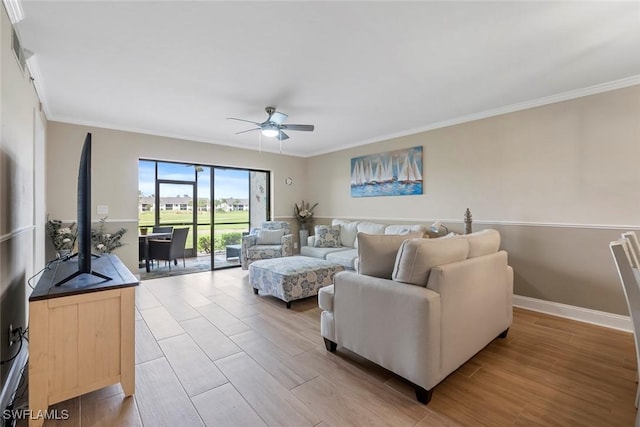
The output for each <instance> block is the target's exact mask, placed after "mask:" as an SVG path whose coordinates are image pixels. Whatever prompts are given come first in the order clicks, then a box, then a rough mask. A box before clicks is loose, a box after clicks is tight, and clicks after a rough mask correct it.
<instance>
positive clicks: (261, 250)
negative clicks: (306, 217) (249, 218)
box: [240, 221, 293, 270]
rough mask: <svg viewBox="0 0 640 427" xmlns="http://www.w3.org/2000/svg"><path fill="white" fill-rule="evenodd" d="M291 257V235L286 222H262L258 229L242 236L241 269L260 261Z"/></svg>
mask: <svg viewBox="0 0 640 427" xmlns="http://www.w3.org/2000/svg"><path fill="white" fill-rule="evenodd" d="M292 255H293V234H291V228H290V226H289V223H288V222H287V221H264V222H263V223H262V225H261V226H260V228H258V229H254V230H252V231H251V233H250V234H249V235H247V236H242V248H241V253H240V262H241V264H242V269H243V270H247V269H249V265H250V264H251V263H252V262H254V261H258V260H261V259H271V258H281V257H286V256H292Z"/></svg>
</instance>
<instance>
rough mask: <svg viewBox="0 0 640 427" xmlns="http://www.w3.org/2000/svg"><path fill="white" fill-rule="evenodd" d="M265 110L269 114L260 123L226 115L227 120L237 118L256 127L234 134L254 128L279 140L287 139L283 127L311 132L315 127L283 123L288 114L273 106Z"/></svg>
mask: <svg viewBox="0 0 640 427" xmlns="http://www.w3.org/2000/svg"><path fill="white" fill-rule="evenodd" d="M265 111H266V112H267V114H268V115H269V117H268V118H267V120H265V121H264V122H262V123H259V122H254V121H252V120H245V119H238V118H235V117H228V119H229V120H238V121H241V122H247V123H253V124H254V125H256V126H257V127H256V128H253V129H247V130H243V131H240V132H236V135H238V134H241V133H245V132H251V131H254V130H259V131H260V133H261V134H262V135H264V136H266V137H267V138H276V139H278V140H280V141H281V142H282V141H284V140H285V139H289V135H287V134H286V133H284V132H283V129H287V130H294V131H304V132H312V131H313V130H314V128H315V126H313V125H285V124H283V123H284V121H285V120H286V119H287V117H289V116H288V115H286V114H284V113H281V112H280V111H276V109H275V107H267V108H265Z"/></svg>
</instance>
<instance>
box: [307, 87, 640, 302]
mask: <svg viewBox="0 0 640 427" xmlns="http://www.w3.org/2000/svg"><path fill="white" fill-rule="evenodd" d="M639 135H640V86H634V87H629V88H625V89H620V90H616V91H611V92H607V93H602V94H598V95H592V96H587V97H583V98H579V99H574V100H570V101H565V102H560V103H556V104H552V105H548V106H544V107H538V108H533V109H529V110H524V111H519V112H515V113H510V114H505V115H501V116H496V117H492V118H487V119H483V120H478V121H474V122H469V123H464V124H460V125H456V126H451V127H447V128H442V129H437V130H433V131H429V132H424V133H420V134H416V135H410V136H406V137H402V138H397V139H392V140H387V141H382V142H379V143H375V144H370V145H367V146H363V147H357V148H353V149H348V150H344V151H339V152H335V153H330V154H326V155H321V156H316V157H312V158H310V159H309V176H308V194H309V195H308V196H307V197H308V198H309V199H311V200H313V201H318V202H319V206H318V208H317V211H316V212H317V215H318V216H320V217H325V218H319V219H320V220H322V219H325V220H326V218H330V217H345V218H354V219H362V218H369V219H379V220H390V221H391V220H395V221H394V222H398V221H400V222H403V221H414V222H416V221H417V222H431V221H433V220H435V219H443V220H448V221H457V222H461V221H462V217H463V213H464V211H465V209H466V208H467V207H468V208H470V209H471V211H472V213H473V217H474V220H475V221H476V223H478V222H481V223H483V226H494V227H496V228H500V230H501V232H502V233H503V241H504V244H503V246H504V247H505V248H506V249H507V250H509V251H510V256H511V259H512V260H513V262H514V263H515V264H519V266H520V267H521V268H520V269H519V268H517V267H518V265H514V266H515V267H516V284H515V288H516V289H515V291H516V293H517V294H520V295H525V296H531V297H535V298H542V299H546V300H549V301H555V302H561V303H565V304H570V305H576V306H581V307H586V308H592V309H596V310H602V311H607V312H612V313H620V314H626V313H627V310H626V305H625V304H626V303H625V301H624V295H623V293H622V290H621V288H620V285H619V283H618V281H617V276H616V273H615V269H614V268H613V263H612V260H611V256H610V254H609V252H608V247H607V244H608V241H609V240H611V239H613V238H615V237H616V236H617V235H618V233H619V231H620V230H621V229H628V228H635V229H638V227H639V225H640V217H639V216H638V208H639V206H640V205H639V202H640V167H638V159H639V158H640V140H638V136H639ZM412 146H423V147H424V159H423V163H424V174H423V175H424V182H425V185H424V187H425V192H424V194H423V195H422V196H400V197H371V198H351V196H350V188H349V183H350V176H349V175H350V171H349V168H350V159H351V158H352V157H356V156H362V155H365V154H371V153H378V152H384V151H389V150H396V149H400V148H406V147H412ZM540 227H543V228H540ZM460 230H462V226H461V225H460ZM603 230H604V231H603ZM539 236H545V238H544V239H541V238H539ZM523 263H524V264H523ZM518 270H520V271H518ZM594 278H597V280H594ZM594 289H595V292H594Z"/></svg>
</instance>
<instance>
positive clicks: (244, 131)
mask: <svg viewBox="0 0 640 427" xmlns="http://www.w3.org/2000/svg"><path fill="white" fill-rule="evenodd" d="M253 130H260V128H253V129H247V130H243V131H240V132H236V135H240V134H241V133H247V132H251V131H253Z"/></svg>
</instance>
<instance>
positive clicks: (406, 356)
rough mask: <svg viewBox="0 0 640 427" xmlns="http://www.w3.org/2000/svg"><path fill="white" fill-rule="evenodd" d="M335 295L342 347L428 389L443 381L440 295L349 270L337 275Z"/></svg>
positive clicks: (338, 339) (337, 334)
mask: <svg viewBox="0 0 640 427" xmlns="http://www.w3.org/2000/svg"><path fill="white" fill-rule="evenodd" d="M334 293H335V298H334V306H333V313H334V316H335V339H336V340H337V343H338V344H339V345H342V346H344V347H346V348H348V349H349V350H352V351H354V352H356V353H358V354H359V355H361V356H364V357H366V358H367V359H369V360H371V361H372V362H375V363H377V364H379V365H381V366H383V367H385V368H387V369H389V370H391V371H393V372H395V373H397V374H398V375H400V376H402V377H404V378H406V379H408V380H410V381H412V382H414V383H415V384H417V385H419V386H421V387H424V388H425V389H427V390H428V389H430V388H432V387H433V386H435V385H436V384H437V383H438V382H439V381H440V380H441V376H440V375H439V368H440V339H441V338H440V333H441V332H440V317H441V313H440V296H439V295H438V294H437V293H436V292H434V291H432V290H430V289H427V288H425V287H421V286H413V285H408V284H405V283H400V282H394V281H392V280H387V279H379V278H375V277H370V276H364V275H359V274H357V273H355V272H349V271H344V272H340V273H338V274H336V275H335V276H334ZM398 349H402V351H398Z"/></svg>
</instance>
